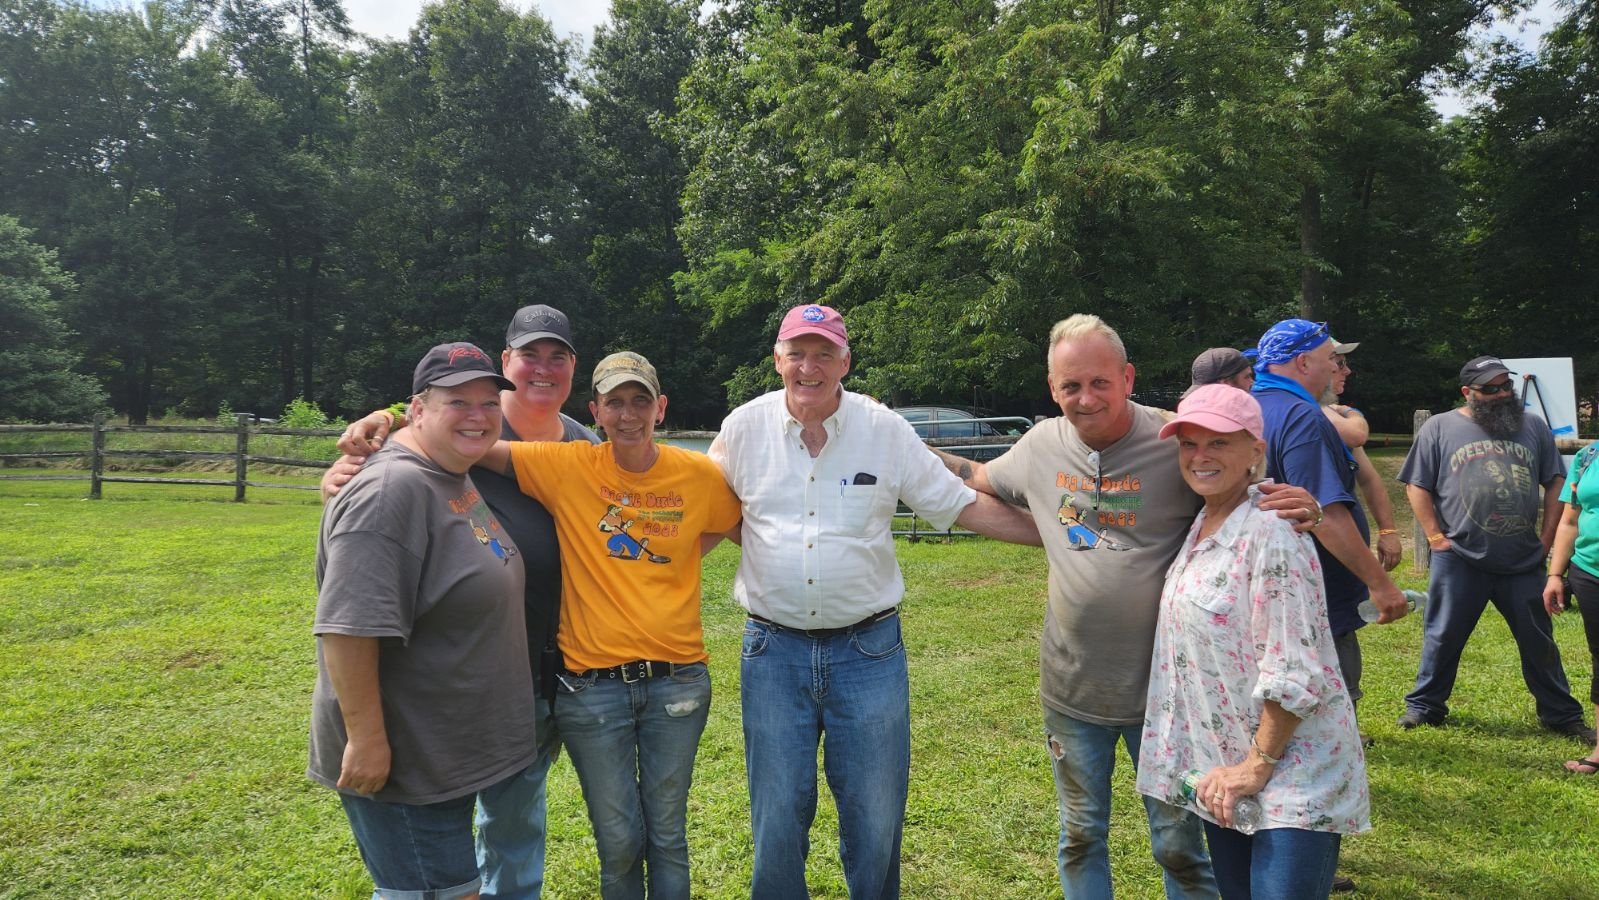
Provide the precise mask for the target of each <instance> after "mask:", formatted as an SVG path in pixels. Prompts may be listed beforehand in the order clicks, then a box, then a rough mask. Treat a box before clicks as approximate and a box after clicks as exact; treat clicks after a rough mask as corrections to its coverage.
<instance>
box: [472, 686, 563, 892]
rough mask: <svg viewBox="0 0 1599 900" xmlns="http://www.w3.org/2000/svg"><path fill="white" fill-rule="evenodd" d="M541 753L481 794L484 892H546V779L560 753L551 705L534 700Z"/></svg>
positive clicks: (479, 816)
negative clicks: (519, 772)
mask: <svg viewBox="0 0 1599 900" xmlns="http://www.w3.org/2000/svg"><path fill="white" fill-rule="evenodd" d="M534 702H535V703H536V704H537V705H538V709H537V711H536V712H535V714H534V719H535V727H536V729H537V731H536V733H537V735H538V742H539V755H538V757H537V758H535V759H534V760H533V764H532V765H530V766H528V767H527V768H526V769H524V770H523V771H522V774H521V775H518V776H516V777H515V778H511V779H508V780H506V781H502V782H500V783H499V784H497V785H494V786H493V787H490V788H485V789H483V790H482V791H479V792H478V805H477V865H478V869H480V870H481V871H482V873H483V896H484V897H494V898H508V900H509V898H515V900H538V897H539V894H540V892H542V891H543V890H544V834H545V818H546V808H545V803H544V800H545V793H544V783H545V779H546V778H548V777H549V774H550V766H552V765H554V764H555V760H556V758H557V757H559V756H560V755H561V736H560V732H559V731H557V730H556V727H555V717H554V716H552V715H550V704H549V703H548V702H546V701H545V700H544V698H543V697H542V696H540V697H539V698H538V699H537V700H535V701H534Z"/></svg>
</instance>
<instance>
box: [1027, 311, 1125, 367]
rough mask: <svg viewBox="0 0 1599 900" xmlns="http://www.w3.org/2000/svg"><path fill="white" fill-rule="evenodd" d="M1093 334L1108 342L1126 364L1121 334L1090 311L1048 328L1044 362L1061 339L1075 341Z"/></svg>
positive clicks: (1062, 320) (1051, 356)
mask: <svg viewBox="0 0 1599 900" xmlns="http://www.w3.org/2000/svg"><path fill="white" fill-rule="evenodd" d="M1094 335H1098V336H1099V337H1102V338H1104V339H1105V340H1106V341H1108V342H1110V346H1111V348H1112V349H1114V350H1115V351H1116V355H1117V356H1119V357H1121V362H1122V364H1123V365H1126V363H1127V346H1126V345H1125V344H1123V343H1122V336H1121V335H1119V334H1117V333H1116V329H1114V328H1112V327H1110V326H1109V325H1107V324H1105V320H1104V319H1101V318H1100V317H1099V316H1096V315H1093V314H1092V313H1077V314H1076V315H1074V316H1071V317H1069V318H1065V319H1061V320H1060V321H1059V322H1056V323H1055V327H1054V328H1051V329H1050V330H1049V348H1048V349H1047V350H1045V351H1044V360H1045V362H1046V363H1047V362H1049V360H1050V359H1051V358H1053V357H1054V355H1055V348H1056V347H1057V346H1059V345H1060V344H1061V343H1062V342H1063V341H1075V340H1080V339H1082V338H1086V337H1092V336H1094Z"/></svg>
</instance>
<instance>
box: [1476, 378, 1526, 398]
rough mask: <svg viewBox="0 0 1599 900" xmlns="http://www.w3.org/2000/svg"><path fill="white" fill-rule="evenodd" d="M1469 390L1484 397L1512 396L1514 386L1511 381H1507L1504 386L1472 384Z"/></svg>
mask: <svg viewBox="0 0 1599 900" xmlns="http://www.w3.org/2000/svg"><path fill="white" fill-rule="evenodd" d="M1471 389H1472V390H1474V391H1476V392H1477V393H1479V394H1482V395H1483V396H1485V397H1492V396H1494V395H1495V394H1514V393H1515V392H1516V384H1515V382H1512V381H1507V382H1505V383H1504V384H1474V385H1471Z"/></svg>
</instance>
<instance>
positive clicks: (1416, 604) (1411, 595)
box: [1355, 590, 1427, 624]
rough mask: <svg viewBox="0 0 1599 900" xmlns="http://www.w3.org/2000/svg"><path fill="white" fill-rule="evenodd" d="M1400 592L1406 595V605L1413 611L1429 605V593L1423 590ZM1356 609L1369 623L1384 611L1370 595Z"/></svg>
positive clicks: (1363, 619)
mask: <svg viewBox="0 0 1599 900" xmlns="http://www.w3.org/2000/svg"><path fill="white" fill-rule="evenodd" d="M1400 593H1401V594H1404V595H1405V607H1406V608H1407V609H1409V610H1410V611H1411V612H1415V611H1416V610H1418V609H1421V608H1423V607H1425V606H1426V605H1427V595H1426V594H1424V593H1422V592H1421V591H1410V590H1406V591H1400ZM1355 611H1356V612H1358V613H1360V618H1361V620H1362V621H1364V622H1366V623H1367V624H1370V623H1372V622H1375V621H1377V619H1378V618H1380V617H1381V616H1382V613H1381V612H1380V611H1379V610H1378V609H1377V604H1375V603H1373V602H1371V598H1370V597H1367V598H1366V599H1364V600H1362V601H1360V605H1359V606H1357V607H1355Z"/></svg>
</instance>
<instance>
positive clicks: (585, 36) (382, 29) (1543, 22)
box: [345, 0, 1559, 118]
mask: <svg viewBox="0 0 1599 900" xmlns="http://www.w3.org/2000/svg"><path fill="white" fill-rule="evenodd" d="M512 2H513V3H514V5H515V6H516V7H517V8H518V9H524V10H525V9H528V8H529V7H537V8H538V11H539V12H540V13H541V14H543V16H544V17H545V18H546V19H549V20H550V24H551V25H553V26H554V27H555V33H556V35H557V36H559V37H570V36H571V35H574V34H575V35H577V36H578V37H580V38H581V39H582V42H583V46H584V47H585V48H587V47H588V46H589V45H590V44H592V43H593V41H594V26H596V25H599V24H600V23H602V22H604V21H605V20H606V18H607V16H608V15H609V13H610V2H609V0H538V2H532V0H512ZM422 3H423V0H346V4H345V9H346V10H347V11H348V12H349V15H350V24H351V25H353V26H354V27H355V30H356V31H359V32H361V33H362V34H367V35H371V36H373V37H391V38H403V37H405V35H406V33H407V32H408V31H409V30H410V28H411V26H412V25H414V24H416V20H417V16H418V14H419V13H420V11H421V9H422ZM1557 18H1559V11H1558V10H1557V9H1555V4H1554V0H1537V2H1536V3H1534V4H1533V7H1532V9H1531V10H1530V11H1529V12H1528V13H1527V14H1526V15H1525V16H1522V17H1521V18H1519V19H1517V20H1513V21H1511V22H1502V23H1500V24H1498V25H1496V26H1495V28H1494V33H1495V34H1499V35H1503V36H1505V37H1509V38H1512V39H1514V40H1515V41H1517V42H1518V43H1520V44H1521V45H1522V46H1524V47H1526V48H1527V49H1529V50H1536V49H1537V47H1538V37H1539V36H1540V35H1542V34H1543V33H1544V32H1545V31H1547V30H1548V29H1549V26H1550V25H1552V24H1554V22H1555V20H1556V19H1557ZM1433 105H1434V106H1436V107H1437V108H1438V112H1439V113H1441V114H1442V115H1443V116H1444V117H1445V118H1448V117H1449V116H1453V115H1457V114H1459V113H1462V112H1465V103H1464V102H1463V100H1462V99H1461V98H1460V97H1458V96H1455V95H1453V94H1442V95H1439V96H1438V97H1435V98H1434V100H1433Z"/></svg>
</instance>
